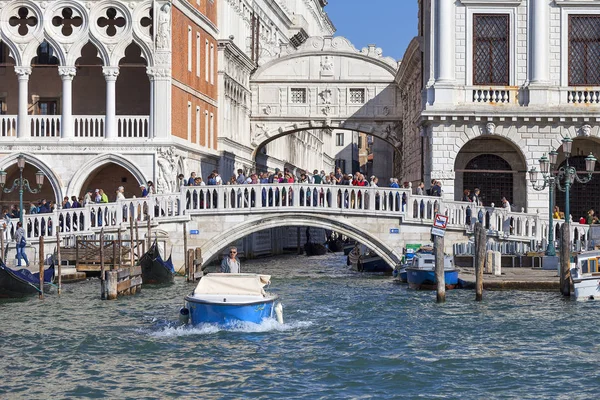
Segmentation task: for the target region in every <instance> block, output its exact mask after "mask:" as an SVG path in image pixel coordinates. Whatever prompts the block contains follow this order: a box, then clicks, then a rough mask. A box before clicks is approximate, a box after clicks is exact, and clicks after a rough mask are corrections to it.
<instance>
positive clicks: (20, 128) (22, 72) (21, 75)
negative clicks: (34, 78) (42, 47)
mask: <svg viewBox="0 0 600 400" xmlns="http://www.w3.org/2000/svg"><path fill="white" fill-rule="evenodd" d="M15 73H16V74H17V77H18V79H19V113H18V116H17V137H18V138H19V139H23V138H28V137H30V136H31V132H30V130H29V124H28V122H29V118H27V109H28V108H29V99H28V97H29V93H28V91H29V75H31V67H17V66H15Z"/></svg>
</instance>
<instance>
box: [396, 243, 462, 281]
mask: <svg viewBox="0 0 600 400" xmlns="http://www.w3.org/2000/svg"><path fill="white" fill-rule="evenodd" d="M406 279H407V281H408V287H409V288H410V289H415V290H435V289H436V288H437V280H436V278H435V256H434V255H433V254H432V253H431V252H428V251H418V252H417V253H416V255H415V256H414V257H413V259H412V262H411V263H410V265H409V266H407V267H406ZM444 281H445V283H446V289H448V290H450V289H455V288H457V287H458V270H457V269H456V268H454V265H453V262H452V257H451V256H444Z"/></svg>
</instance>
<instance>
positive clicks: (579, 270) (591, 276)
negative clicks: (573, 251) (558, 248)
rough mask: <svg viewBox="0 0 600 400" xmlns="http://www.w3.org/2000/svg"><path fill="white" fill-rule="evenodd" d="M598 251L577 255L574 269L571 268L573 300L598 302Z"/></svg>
mask: <svg viewBox="0 0 600 400" xmlns="http://www.w3.org/2000/svg"><path fill="white" fill-rule="evenodd" d="M599 258H600V251H597V250H594V251H584V252H582V253H580V254H578V255H577V257H576V259H575V267H574V268H571V280H572V281H573V289H574V293H573V294H574V296H575V299H576V300H578V301H583V300H600V267H599V266H598V262H599V260H598V259H599Z"/></svg>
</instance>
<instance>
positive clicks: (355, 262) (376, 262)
mask: <svg viewBox="0 0 600 400" xmlns="http://www.w3.org/2000/svg"><path fill="white" fill-rule="evenodd" d="M347 263H348V265H352V269H353V270H355V271H358V272H368V273H384V274H386V275H392V272H393V268H392V267H391V266H390V265H389V264H388V263H387V262H385V261H384V260H383V259H382V258H381V257H379V256H378V255H376V254H375V253H372V252H371V251H369V250H368V251H365V252H364V253H361V250H360V246H358V245H357V246H355V247H354V249H353V250H352V251H351V252H350V253H349V254H348V260H347Z"/></svg>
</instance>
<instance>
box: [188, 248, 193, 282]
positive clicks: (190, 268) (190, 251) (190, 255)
mask: <svg viewBox="0 0 600 400" xmlns="http://www.w3.org/2000/svg"><path fill="white" fill-rule="evenodd" d="M187 265H188V269H187V271H186V272H187V281H188V282H193V281H194V273H193V272H192V271H193V270H194V249H188V252H187Z"/></svg>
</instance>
